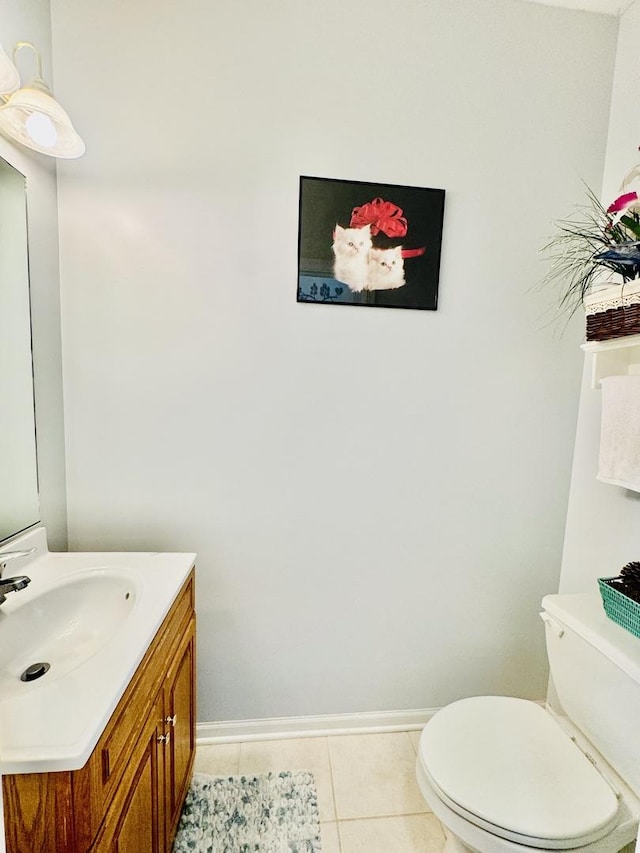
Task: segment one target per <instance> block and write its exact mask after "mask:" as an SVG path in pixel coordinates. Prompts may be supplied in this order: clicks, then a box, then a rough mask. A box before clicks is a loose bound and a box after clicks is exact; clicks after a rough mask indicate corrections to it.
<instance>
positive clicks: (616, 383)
mask: <svg viewBox="0 0 640 853" xmlns="http://www.w3.org/2000/svg"><path fill="white" fill-rule="evenodd" d="M601 384H602V424H601V431H600V459H599V468H598V480H602V482H603V483H613V484H614V485H615V486H623V487H624V488H625V489H632V490H633V491H634V492H640V376H607V377H605V378H604V379H603V380H602V383H601Z"/></svg>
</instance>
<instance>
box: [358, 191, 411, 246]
mask: <svg viewBox="0 0 640 853" xmlns="http://www.w3.org/2000/svg"><path fill="white" fill-rule="evenodd" d="M349 225H350V227H351V228H362V227H363V226H364V225H370V226H371V233H372V234H373V236H374V237H375V235H376V234H378V232H380V231H382V233H383V234H386V235H387V237H404V236H405V234H406V233H407V228H408V223H407V220H406V219H405V217H404V216H403V215H402V208H401V207H398V206H397V205H395V204H392V203H391V202H390V201H384V200H383V199H381V198H374V200H373V201H368V202H367V203H366V204H363V205H362V207H354V208H353V211H352V213H351V222H350V223H349Z"/></svg>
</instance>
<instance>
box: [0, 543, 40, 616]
mask: <svg viewBox="0 0 640 853" xmlns="http://www.w3.org/2000/svg"><path fill="white" fill-rule="evenodd" d="M35 550H36V549H35V548H28V549H27V550H26V551H0V604H3V603H4V602H5V601H6V599H7V596H6V593H8V592H18V591H19V590H21V589H24V588H25V587H26V586H28V585H29V584H30V583H31V578H28V577H27V576H26V575H16V577H14V578H5V579H4V580H3V579H2V573H3V571H4V570H5V567H6V565H7V563H8V562H9V560H16V559H17V558H18V557H28V556H29V554H33V553H34V551H35Z"/></svg>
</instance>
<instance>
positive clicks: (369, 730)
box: [196, 708, 439, 744]
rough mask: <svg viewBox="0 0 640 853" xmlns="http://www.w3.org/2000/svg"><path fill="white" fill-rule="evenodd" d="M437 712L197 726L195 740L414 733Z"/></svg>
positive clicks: (226, 740)
mask: <svg viewBox="0 0 640 853" xmlns="http://www.w3.org/2000/svg"><path fill="white" fill-rule="evenodd" d="M438 710H439V709H438V708H420V709H417V710H411V711H372V712H365V713H361V714H326V715H319V716H309V717H274V718H272V719H264V720H228V721H223V722H219V723H198V724H197V726H196V740H197V742H198V743H199V744H208V743H235V742H237V741H251V740H274V739H276V738H294V737H324V736H326V735H348V734H374V733H379V732H405V731H415V730H419V729H421V728H422V727H423V726H424V725H425V723H426V722H427V721H428V720H430V719H431V717H432V716H433V715H434V714H435V713H436V711H438Z"/></svg>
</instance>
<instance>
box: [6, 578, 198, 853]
mask: <svg viewBox="0 0 640 853" xmlns="http://www.w3.org/2000/svg"><path fill="white" fill-rule="evenodd" d="M195 721H196V718H195V612H194V576H193V572H192V573H191V575H190V576H189V578H188V580H187V581H186V583H185V584H184V586H183V587H182V590H181V591H180V593H179V594H178V596H177V598H176V600H175V602H174V604H173V606H172V608H171V610H170V612H169V614H168V615H167V617H166V619H165V620H164V622H163V623H162V626H161V627H160V629H159V631H158V633H157V634H156V637H155V639H154V640H153V642H152V643H151V646H150V647H149V649H148V651H147V653H146V655H145V657H144V659H143V660H142V662H141V664H140V666H139V667H138V669H137V670H136V672H135V674H134V676H133V678H132V679H131V682H130V684H129V686H128V687H127V689H126V691H125V693H124V695H123V697H122V699H121V700H120V702H119V704H118V706H117V707H116V710H115V711H114V713H113V714H112V716H111V719H110V720H109V723H108V724H107V726H106V728H105V730H104V732H103V733H102V735H101V737H100V739H99V740H98V743H97V744H96V747H95V749H94V750H93V752H92V754H91V756H90V758H89V760H88V761H87V763H86V764H85V766H84V767H82V768H81V769H80V770H75V771H68V772H61V773H37V774H21V775H13V776H5V777H4V779H3V792H4V808H5V825H6V841H7V853H26V851H29V852H30V853H170V850H171V846H172V843H173V838H174V835H175V832H176V828H177V825H178V820H179V818H180V812H181V809H182V805H183V802H184V798H185V795H186V792H187V788H188V786H189V781H190V778H191V771H192V767H193V758H194V753H195Z"/></svg>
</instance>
